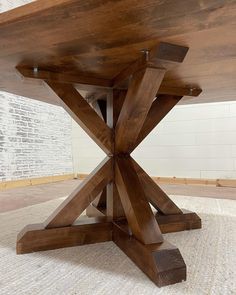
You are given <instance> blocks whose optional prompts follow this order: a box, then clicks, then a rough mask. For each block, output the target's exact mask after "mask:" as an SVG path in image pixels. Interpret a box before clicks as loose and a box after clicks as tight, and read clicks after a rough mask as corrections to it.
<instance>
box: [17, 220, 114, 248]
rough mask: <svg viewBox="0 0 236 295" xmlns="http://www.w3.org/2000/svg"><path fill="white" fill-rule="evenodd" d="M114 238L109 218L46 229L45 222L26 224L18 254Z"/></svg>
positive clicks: (20, 234)
mask: <svg viewBox="0 0 236 295" xmlns="http://www.w3.org/2000/svg"><path fill="white" fill-rule="evenodd" d="M111 240H112V223H111V222H109V220H108V219H107V218H86V219H83V220H79V221H78V222H77V224H75V225H73V226H69V227H59V228H52V229H45V228H44V224H32V225H28V226H26V227H25V228H24V229H23V230H22V232H21V233H19V235H18V237H17V249H16V251H17V254H25V253H31V252H38V251H45V250H53V249H58V248H65V247H73V246H79V245H87V244H93V243H101V242H107V241H111Z"/></svg>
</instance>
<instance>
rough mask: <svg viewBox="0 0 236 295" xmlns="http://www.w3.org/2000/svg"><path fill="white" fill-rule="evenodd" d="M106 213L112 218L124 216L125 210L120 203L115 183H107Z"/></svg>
mask: <svg viewBox="0 0 236 295" xmlns="http://www.w3.org/2000/svg"><path fill="white" fill-rule="evenodd" d="M106 215H107V216H108V217H110V218H112V219H114V220H117V219H122V218H125V211H124V208H123V205H122V203H121V199H120V195H119V192H118V189H117V186H116V184H115V183H114V182H113V183H109V184H108V185H107V211H106Z"/></svg>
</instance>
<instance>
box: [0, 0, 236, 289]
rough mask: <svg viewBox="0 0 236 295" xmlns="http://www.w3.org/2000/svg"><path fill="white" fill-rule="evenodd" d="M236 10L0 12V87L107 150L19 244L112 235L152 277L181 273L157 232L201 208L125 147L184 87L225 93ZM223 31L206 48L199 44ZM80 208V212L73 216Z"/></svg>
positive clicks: (186, 6) (169, 6) (59, 5)
mask: <svg viewBox="0 0 236 295" xmlns="http://www.w3.org/2000/svg"><path fill="white" fill-rule="evenodd" d="M179 2H181V3H179ZM234 16H235V3H234V1H206V3H205V2H202V1H197V0H195V1H194V0H193V1H178V3H177V1H176V2H174V1H173V2H171V1H151V0H150V1H149V0H146V1H134V0H133V1H131V0H130V1H129V0H123V1H114V3H112V4H111V1H104V0H103V1H99V0H97V1H95V0H94V1H78V0H77V1H73V0H53V1H49V0H46V1H36V2H34V3H32V4H29V5H26V6H24V7H21V8H18V9H16V10H13V11H10V12H7V13H4V14H1V15H0V37H1V44H0V66H1V69H0V71H1V77H0V89H1V90H5V91H9V92H12V93H16V94H19V95H25V96H28V97H31V98H34V99H39V100H42V101H47V102H49V103H54V104H58V105H61V106H62V107H64V108H65V110H67V111H68V113H69V114H70V115H71V116H72V117H73V118H74V119H75V120H76V121H77V123H78V124H79V125H80V126H81V127H82V128H83V129H84V130H85V131H86V132H87V134H88V135H89V136H90V137H91V138H92V139H93V140H94V141H95V142H96V143H97V144H98V146H99V147H100V148H102V149H103V150H104V152H105V153H106V154H107V157H106V158H105V159H104V160H103V161H102V163H101V164H100V165H99V166H98V167H97V168H96V169H95V170H94V171H93V172H92V173H91V174H90V175H89V176H88V178H87V179H86V180H85V181H84V182H83V183H82V184H81V185H80V186H79V187H78V188H77V189H76V190H75V191H74V192H73V193H72V194H71V195H70V196H69V197H68V198H67V199H66V200H65V201H64V202H63V203H62V204H61V205H60V206H59V208H57V209H56V210H55V212H53V213H52V215H51V216H50V217H49V218H48V219H47V220H46V221H45V222H44V223H42V224H36V225H29V226H27V227H26V228H25V229H23V231H22V232H21V233H20V234H19V235H18V239H17V253H18V254H23V253H30V252H35V251H42V250H49V249H56V248H62V247H69V246H76V245H84V244H90V243H98V242H105V241H113V242H114V243H115V244H116V245H117V246H118V247H119V248H120V249H122V251H124V252H125V253H126V255H127V256H129V257H130V259H132V260H133V261H134V263H135V264H136V265H137V266H138V267H139V268H140V269H141V270H142V271H143V272H144V273H146V274H147V275H148V276H149V277H150V279H151V280H152V281H153V282H154V283H156V284H157V285H158V286H164V285H168V284H173V283H177V282H181V281H182V280H185V279H186V265H185V263H184V260H183V258H182V256H181V254H180V251H179V250H178V248H176V247H175V246H173V245H171V244H170V243H168V242H167V241H166V240H165V239H164V237H163V233H169V232H176V231H182V230H190V229H197V228H201V220H200V218H199V217H198V216H197V214H195V213H192V212H189V211H186V210H182V209H180V208H178V206H177V205H176V204H175V203H174V202H173V201H172V200H171V199H170V198H169V197H168V196H167V195H166V194H165V193H164V192H163V191H162V190H161V189H160V187H159V186H158V185H157V184H156V183H155V182H154V181H153V180H152V178H151V177H150V176H149V175H148V174H147V173H146V172H145V171H144V170H143V169H142V168H141V167H140V166H139V164H138V163H137V162H136V161H135V160H134V159H133V158H132V157H131V156H130V154H131V152H132V151H133V150H134V149H135V148H136V147H137V146H138V145H139V144H140V143H141V142H142V140H143V139H144V138H145V137H146V136H147V135H148V134H149V133H150V132H151V131H152V130H153V128H155V127H156V126H157V124H159V123H160V121H161V120H162V119H163V118H164V117H165V115H166V114H167V113H168V112H169V111H170V110H171V109H172V108H173V107H174V106H175V105H176V104H177V103H178V102H180V100H181V99H182V98H183V96H188V97H190V98H191V97H192V100H193V98H194V97H195V99H197V98H196V97H197V96H199V94H200V93H201V87H200V86H204V87H203V90H204V91H203V93H202V95H201V96H200V97H202V99H206V100H207V99H212V97H214V99H216V100H217V99H219V97H220V94H219V92H220V91H221V90H222V89H223V90H224V91H225V92H226V93H227V97H230V96H232V95H233V94H234V91H233V90H232V88H233V87H234V86H235V85H234V84H233V82H234V79H233V78H232V76H233V75H230V78H229V76H227V74H226V72H227V71H228V68H229V67H230V69H231V74H232V72H235V71H236V67H233V66H232V64H233V63H234V62H235V61H231V64H230V66H229V67H228V68H223V67H220V65H221V63H222V60H224V58H225V59H227V58H228V57H230V56H231V55H232V54H231V51H232V50H233V48H234V47H233V44H235V43H234V41H235V40H234V39H233V41H232V38H231V39H230V37H232V36H235V26H234V25H235V18H233V17H234ZM230 26H231V31H228V28H229V27H230ZM216 29H218V31H217V30H216ZM219 30H220V32H224V34H221V37H220V36H219ZM212 34H213V36H215V39H214V38H212ZM206 37H208V42H203V40H205V38H206ZM227 38H228V39H229V40H231V41H230V42H231V43H228V45H227V50H225V51H224V54H222V55H221V56H222V60H219V59H218V58H216V59H215V60H214V58H212V53H211V52H212V51H209V50H208V51H207V50H206V48H211V49H212V46H214V48H220V46H221V44H222V43H223V41H224V40H227ZM222 39H223V41H222ZM190 40H195V41H193V45H194V46H193V49H192V48H191V46H190V50H189V48H188V47H189V46H188V45H189V44H190V43H191V41H190ZM196 40H197V41H196ZM207 46H208V47H207ZM202 48H203V49H202ZM212 50H213V49H212ZM188 51H189V53H188ZM209 52H210V53H209ZM214 52H217V50H216V49H215V51H213V53H214ZM187 53H188V54H187ZM203 53H205V55H204V54H203ZM186 56H187V57H186ZM188 56H190V58H188ZM214 56H216V54H215V55H214V54H213V57H214ZM185 57H186V58H185ZM207 57H208V58H207ZM217 63H218V64H217ZM216 64H217V65H218V67H219V68H220V71H219V72H220V74H221V76H219V77H218V76H217V79H218V80H217V79H216V80H214V81H215V82H216V81H219V82H218V83H215V86H214V87H213V88H212V84H213V77H212V72H213V71H214V70H215V71H216V70H217V69H218V68H217V66H216ZM233 65H234V64H233ZM202 70H203V71H202ZM16 73H18V75H16ZM189 77H190V78H189ZM193 79H194V80H195V79H196V81H193ZM211 79H212V80H211ZM205 81H207V82H205ZM195 82H196V83H195ZM230 83H231V84H232V87H229V85H231V84H230ZM208 85H210V86H209V87H208ZM233 85H234V86H233ZM205 92H206V93H207V95H205ZM204 95H205V96H204ZM150 204H152V205H153V206H154V208H155V209H156V210H157V212H156V213H155V214H154V213H153V211H152V210H151V207H150ZM85 209H87V215H88V216H89V218H86V219H84V218H82V219H79V220H77V218H78V217H79V216H80V215H81V214H82V212H83V211H84V210H85ZM199 234H201V233H199ZM193 251H194V249H193ZM108 259H109V257H108Z"/></svg>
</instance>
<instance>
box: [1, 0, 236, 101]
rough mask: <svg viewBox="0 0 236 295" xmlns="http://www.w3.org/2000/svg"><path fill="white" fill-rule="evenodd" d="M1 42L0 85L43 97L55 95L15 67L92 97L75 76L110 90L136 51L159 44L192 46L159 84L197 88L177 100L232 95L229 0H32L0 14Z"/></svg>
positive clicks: (233, 23) (235, 69) (234, 45)
mask: <svg viewBox="0 0 236 295" xmlns="http://www.w3.org/2000/svg"><path fill="white" fill-rule="evenodd" d="M0 40H1V42H0V90H3V91H7V92H10V93H15V94H18V95H22V96H26V97H30V98H34V99H39V100H42V101H46V102H48V103H53V104H60V100H59V99H58V98H57V95H56V94H55V93H54V92H53V91H48V88H47V87H46V86H45V84H44V83H42V82H41V81H39V80H37V79H31V80H23V81H22V79H21V78H19V77H18V76H17V75H16V71H15V67H17V66H18V67H25V68H26V69H28V68H34V67H37V68H39V69H40V70H44V71H46V75H48V72H53V73H54V74H57V78H58V75H59V81H60V82H62V81H64V80H65V81H69V82H70V83H72V84H73V85H75V86H76V87H77V88H78V89H79V90H80V93H81V94H82V95H83V96H84V97H85V96H91V95H94V93H96V94H97V93H98V92H97V89H91V88H90V89H86V90H84V91H85V92H84V93H82V92H81V83H80V82H81V80H82V82H83V83H84V82H85V78H88V77H89V78H90V79H89V81H88V80H87V83H88V84H93V83H92V82H95V81H94V80H96V82H97V84H98V85H99V86H100V87H101V86H102V87H105V88H106V87H108V88H109V86H110V85H111V84H112V80H113V79H114V78H115V77H116V76H117V75H118V73H119V72H121V71H123V69H125V68H126V67H127V66H128V65H129V64H131V63H132V62H135V60H136V59H138V58H139V57H140V56H141V55H142V53H141V51H142V49H150V48H152V47H153V46H155V45H156V44H158V43H159V42H168V43H173V44H178V45H182V46H188V47H189V48H191V50H190V51H189V53H188V56H187V58H186V60H185V62H184V63H179V64H178V65H176V67H174V68H171V69H169V70H168V72H167V73H166V75H165V77H164V80H163V83H162V86H168V87H170V86H171V87H175V88H176V87H178V88H185V87H187V88H201V89H203V93H202V94H201V96H199V98H196V97H195V98H194V99H192V98H191V97H184V98H183V99H182V100H181V103H195V102H198V103H204V102H214V101H215V102H216V101H223V100H235V91H236V80H235V77H236V58H235V52H236V1H234V0H210V1H199V0H178V1H169V0H165V1H160V0H119V1H108V0H90V1H84V0H38V1H35V2H33V3H30V4H28V5H25V6H22V7H20V8H17V9H14V10H12V11H9V12H5V13H3V14H0ZM62 74H63V75H62ZM54 77H55V76H54ZM42 78H45V75H44V77H42ZM92 78H93V80H92ZM55 79H56V78H55ZM83 85H84V84H83ZM159 94H162V93H159Z"/></svg>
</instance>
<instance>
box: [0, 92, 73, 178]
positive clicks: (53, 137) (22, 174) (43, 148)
mask: <svg viewBox="0 0 236 295" xmlns="http://www.w3.org/2000/svg"><path fill="white" fill-rule="evenodd" d="M71 138H72V137H71V118H70V117H69V115H67V114H66V112H65V111H64V110H63V109H62V108H61V107H58V106H53V105H50V104H46V103H43V102H39V101H35V100H32V99H28V98H23V97H19V96H16V95H12V94H9V93H5V92H0V181H8V180H15V179H22V178H33V177H42V176H49V175H61V174H69V173H72V172H73V165H72V149H71V140H72V139H71Z"/></svg>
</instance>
